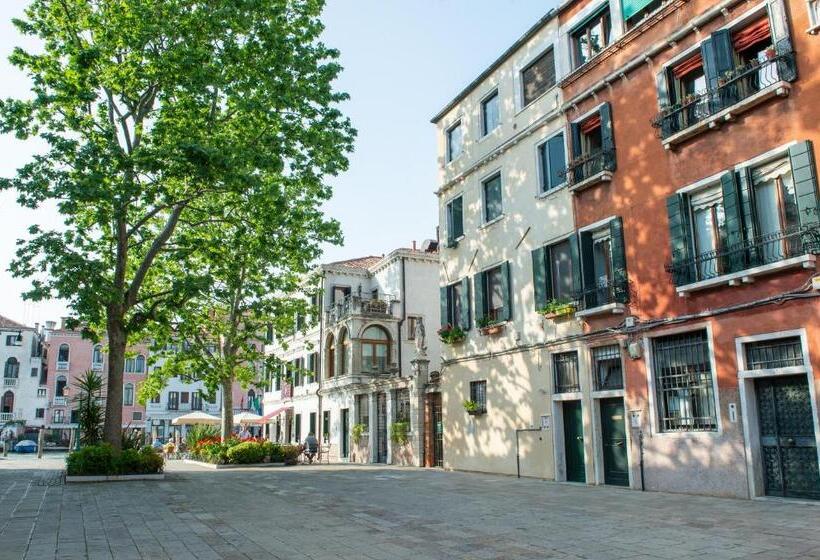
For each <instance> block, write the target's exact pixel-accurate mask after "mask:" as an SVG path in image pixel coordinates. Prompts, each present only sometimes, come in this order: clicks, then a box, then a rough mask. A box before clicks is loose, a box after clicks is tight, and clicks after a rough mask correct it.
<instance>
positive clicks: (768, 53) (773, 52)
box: [765, 45, 777, 60]
mask: <svg viewBox="0 0 820 560" xmlns="http://www.w3.org/2000/svg"><path fill="white" fill-rule="evenodd" d="M765 52H766V60H772V59H773V58H775V57H776V56H777V50H776V49H775V48H774V45H772V46H770V47H768V48H767V49H766V51H765Z"/></svg>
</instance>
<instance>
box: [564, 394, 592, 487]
mask: <svg viewBox="0 0 820 560" xmlns="http://www.w3.org/2000/svg"><path fill="white" fill-rule="evenodd" d="M563 407H564V455H565V458H566V464H567V480H568V481H570V482H586V481H587V477H586V473H585V471H584V419H583V415H582V413H581V401H564V404H563Z"/></svg>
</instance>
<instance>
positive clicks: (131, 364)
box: [125, 358, 136, 373]
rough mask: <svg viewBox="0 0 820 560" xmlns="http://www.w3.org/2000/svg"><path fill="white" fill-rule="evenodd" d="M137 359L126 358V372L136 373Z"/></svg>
mask: <svg viewBox="0 0 820 560" xmlns="http://www.w3.org/2000/svg"><path fill="white" fill-rule="evenodd" d="M135 367H136V361H135V360H134V358H125V373H134V368H135Z"/></svg>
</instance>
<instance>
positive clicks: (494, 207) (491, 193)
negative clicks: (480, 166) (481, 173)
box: [481, 173, 503, 223]
mask: <svg viewBox="0 0 820 560" xmlns="http://www.w3.org/2000/svg"><path fill="white" fill-rule="evenodd" d="M481 189H482V191H483V193H484V223H487V222H492V221H493V220H495V219H498V218H500V217H501V214H502V213H503V208H502V206H501V173H496V174H495V175H493V176H492V177H490V178H489V179H485V180H484V182H482V183H481Z"/></svg>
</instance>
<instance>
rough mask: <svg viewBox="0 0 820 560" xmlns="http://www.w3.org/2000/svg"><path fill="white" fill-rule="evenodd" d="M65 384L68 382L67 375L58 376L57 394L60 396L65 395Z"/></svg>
mask: <svg viewBox="0 0 820 560" xmlns="http://www.w3.org/2000/svg"><path fill="white" fill-rule="evenodd" d="M65 384H66V379H65V375H58V376H57V387H56V396H58V397H64V396H65V395H64V391H65Z"/></svg>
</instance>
